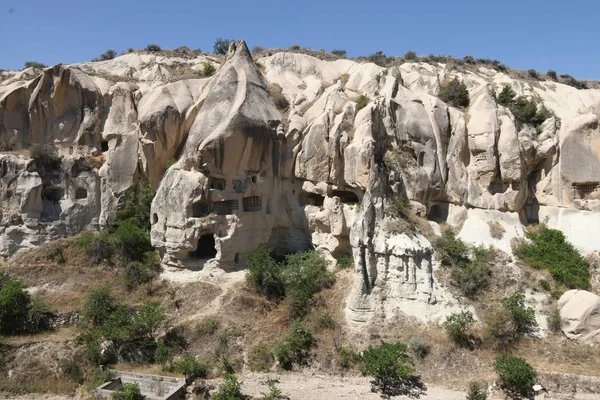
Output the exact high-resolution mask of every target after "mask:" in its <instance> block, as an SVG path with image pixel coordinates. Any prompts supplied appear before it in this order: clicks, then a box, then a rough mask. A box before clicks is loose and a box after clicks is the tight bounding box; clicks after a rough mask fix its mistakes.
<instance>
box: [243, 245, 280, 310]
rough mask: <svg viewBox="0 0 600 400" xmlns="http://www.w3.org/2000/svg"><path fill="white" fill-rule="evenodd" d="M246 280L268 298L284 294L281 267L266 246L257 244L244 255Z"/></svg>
mask: <svg viewBox="0 0 600 400" xmlns="http://www.w3.org/2000/svg"><path fill="white" fill-rule="evenodd" d="M246 267H247V269H246V282H247V283H248V285H249V286H250V287H252V288H253V289H254V290H256V291H257V292H258V293H260V294H261V295H263V296H265V297H266V298H268V299H269V300H279V299H282V298H283V297H284V296H285V282H284V280H283V276H282V268H281V266H280V265H279V264H277V262H276V261H275V260H274V259H273V258H272V257H271V255H270V251H269V249H268V247H266V246H259V247H258V248H257V249H256V250H254V251H253V252H252V253H250V254H248V256H247V257H246Z"/></svg>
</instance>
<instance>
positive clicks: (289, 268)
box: [284, 251, 335, 318]
mask: <svg viewBox="0 0 600 400" xmlns="http://www.w3.org/2000/svg"><path fill="white" fill-rule="evenodd" d="M285 264H286V267H285V271H284V280H285V284H286V289H285V293H286V296H287V306H288V310H289V314H290V317H291V318H302V317H304V316H305V315H306V314H307V313H308V311H309V309H310V307H311V306H312V304H313V300H314V295H315V294H316V293H317V292H319V291H321V290H323V289H325V288H328V287H330V286H331V285H333V283H334V281H335V278H334V276H333V274H332V273H330V272H329V271H327V264H326V262H325V259H324V258H323V256H322V255H321V254H320V253H318V252H316V251H304V252H300V253H294V254H290V255H288V256H286V258H285Z"/></svg>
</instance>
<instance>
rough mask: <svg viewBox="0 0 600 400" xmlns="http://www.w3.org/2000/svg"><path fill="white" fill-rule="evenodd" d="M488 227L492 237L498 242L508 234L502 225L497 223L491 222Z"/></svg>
mask: <svg viewBox="0 0 600 400" xmlns="http://www.w3.org/2000/svg"><path fill="white" fill-rule="evenodd" d="M488 226H489V227H490V236H492V237H493V238H494V239H497V240H500V239H502V237H503V236H504V233H505V232H506V230H505V229H504V227H503V226H502V224H500V223H499V222H497V221H489V222H488Z"/></svg>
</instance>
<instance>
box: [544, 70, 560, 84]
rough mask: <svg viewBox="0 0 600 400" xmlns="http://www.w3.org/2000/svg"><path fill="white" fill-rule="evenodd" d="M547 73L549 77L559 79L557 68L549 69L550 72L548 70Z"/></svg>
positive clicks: (554, 79)
mask: <svg viewBox="0 0 600 400" xmlns="http://www.w3.org/2000/svg"><path fill="white" fill-rule="evenodd" d="M546 75H548V78H550V79H552V80H553V81H555V82H556V81H558V76H557V75H556V71H555V70H553V69H549V70H548V72H546Z"/></svg>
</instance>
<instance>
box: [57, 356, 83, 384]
mask: <svg viewBox="0 0 600 400" xmlns="http://www.w3.org/2000/svg"><path fill="white" fill-rule="evenodd" d="M81 364H82V363H81V360H79V359H77V358H76V357H71V358H67V359H63V360H61V361H60V362H59V363H58V366H59V368H60V371H61V372H62V373H63V374H64V375H65V376H68V377H69V379H71V380H72V381H73V382H75V383H77V384H79V385H81V384H82V383H83V382H84V381H85V371H84V370H83V367H82V365H81Z"/></svg>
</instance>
